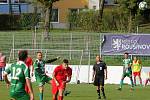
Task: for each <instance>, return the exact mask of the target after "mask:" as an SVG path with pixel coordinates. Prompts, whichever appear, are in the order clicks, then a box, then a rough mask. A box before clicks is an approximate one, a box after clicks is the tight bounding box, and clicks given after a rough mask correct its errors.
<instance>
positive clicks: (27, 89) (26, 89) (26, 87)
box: [25, 84, 30, 94]
mask: <svg viewBox="0 0 150 100" xmlns="http://www.w3.org/2000/svg"><path fill="white" fill-rule="evenodd" d="M25 91H26V92H27V93H28V94H29V93H30V91H29V88H28V86H27V84H25Z"/></svg>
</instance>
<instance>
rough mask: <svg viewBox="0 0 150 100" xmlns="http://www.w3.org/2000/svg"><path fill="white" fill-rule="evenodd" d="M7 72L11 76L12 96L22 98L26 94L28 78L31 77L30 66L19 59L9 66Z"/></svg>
mask: <svg viewBox="0 0 150 100" xmlns="http://www.w3.org/2000/svg"><path fill="white" fill-rule="evenodd" d="M5 73H6V74H10V76H11V86H10V96H11V97H12V98H20V97H23V96H24V95H26V92H25V83H26V78H30V72H29V68H28V67H27V66H26V64H25V63H24V62H23V61H18V62H16V63H14V64H12V65H11V66H10V67H9V68H7V69H6V70H5Z"/></svg>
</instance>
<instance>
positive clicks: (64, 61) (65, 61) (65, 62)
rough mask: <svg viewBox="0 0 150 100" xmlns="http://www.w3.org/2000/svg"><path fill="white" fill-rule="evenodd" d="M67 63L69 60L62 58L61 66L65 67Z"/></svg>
mask: <svg viewBox="0 0 150 100" xmlns="http://www.w3.org/2000/svg"><path fill="white" fill-rule="evenodd" d="M68 63H69V61H68V60H67V59H64V60H63V64H62V65H63V67H65V68H67V67H68Z"/></svg>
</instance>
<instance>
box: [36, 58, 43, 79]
mask: <svg viewBox="0 0 150 100" xmlns="http://www.w3.org/2000/svg"><path fill="white" fill-rule="evenodd" d="M33 66H34V73H35V77H36V76H43V75H45V61H44V60H41V61H40V60H38V59H37V60H36V61H35V62H34V64H33Z"/></svg>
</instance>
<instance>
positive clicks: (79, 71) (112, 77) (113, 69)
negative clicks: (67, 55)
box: [6, 64, 150, 84]
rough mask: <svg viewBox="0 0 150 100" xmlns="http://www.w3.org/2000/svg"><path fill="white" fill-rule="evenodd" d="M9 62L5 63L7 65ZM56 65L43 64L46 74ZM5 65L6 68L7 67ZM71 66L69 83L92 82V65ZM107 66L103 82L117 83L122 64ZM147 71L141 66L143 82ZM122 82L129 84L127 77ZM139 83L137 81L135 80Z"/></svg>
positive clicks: (146, 68)
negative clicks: (105, 78)
mask: <svg viewBox="0 0 150 100" xmlns="http://www.w3.org/2000/svg"><path fill="white" fill-rule="evenodd" d="M9 65H10V64H7V67H8V66H9ZM56 66H57V65H46V66H45V72H46V74H47V75H48V76H50V77H51V76H52V73H53V70H54V69H55V67H56ZM7 67H6V68H7ZM70 67H71V68H72V80H71V82H70V83H77V80H80V83H92V72H93V71H92V69H93V65H91V66H88V65H81V66H79V65H70ZM107 68H108V79H107V80H106V81H105V83H109V84H119V83H120V79H121V76H122V66H107ZM148 72H150V67H143V68H142V73H141V77H142V80H143V83H144V82H145V79H146V78H147V77H148V75H147V74H148ZM32 81H35V78H34V77H33V78H32ZM124 83H128V84H130V80H129V78H125V80H124ZM137 83H139V82H137Z"/></svg>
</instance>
